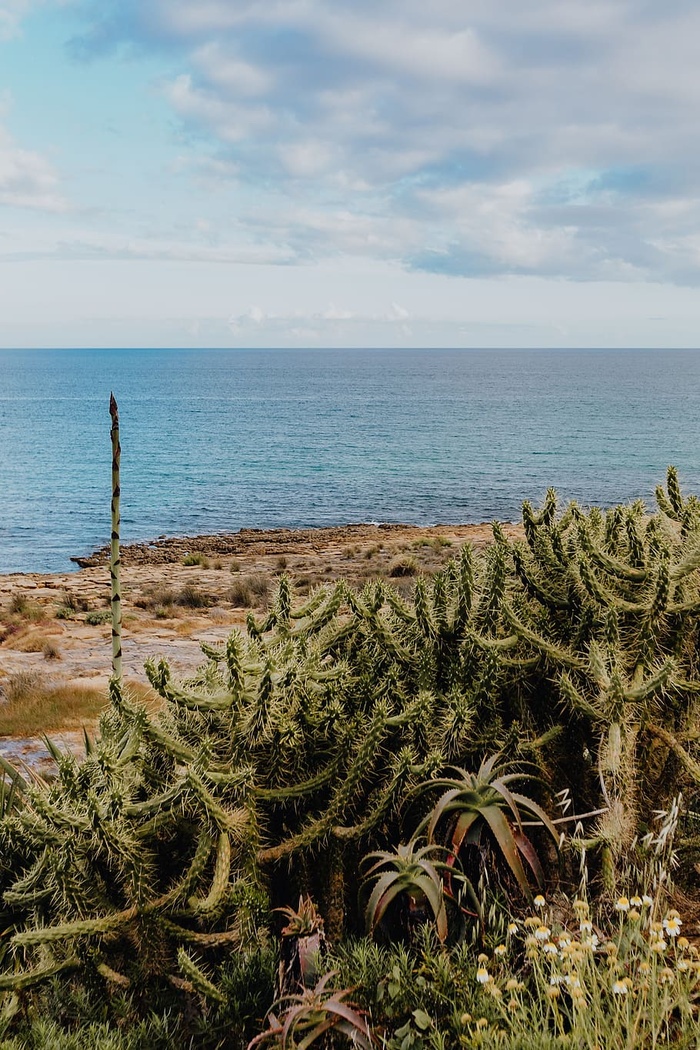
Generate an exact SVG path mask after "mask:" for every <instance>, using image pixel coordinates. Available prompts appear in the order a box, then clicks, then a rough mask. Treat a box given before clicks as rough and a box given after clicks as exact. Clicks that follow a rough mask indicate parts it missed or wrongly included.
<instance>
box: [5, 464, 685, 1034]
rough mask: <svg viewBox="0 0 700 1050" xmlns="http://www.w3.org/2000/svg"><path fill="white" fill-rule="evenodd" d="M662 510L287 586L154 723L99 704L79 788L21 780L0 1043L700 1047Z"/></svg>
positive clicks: (61, 773)
mask: <svg viewBox="0 0 700 1050" xmlns="http://www.w3.org/2000/svg"><path fill="white" fill-rule="evenodd" d="M657 501H658V510H657V512H656V513H655V514H652V515H650V514H648V513H647V512H646V511H645V508H644V507H643V506H642V504H641V503H635V504H632V505H631V506H626V507H615V508H613V509H611V510H608V511H606V512H602V511H600V510H598V509H596V508H593V509H591V510H588V511H584V510H582V509H581V508H579V507H578V506H577V505H576V504H570V505H569V506H567V507H566V508H564V510H563V512H562V513H558V511H557V502H556V496H555V494H554V492H552V491H550V492H549V493H548V494H547V498H546V500H545V502H544V505H543V507H542V508H541V510H539V511H537V512H536V511H535V510H534V509H533V508H532V507H531V506H530V504H529V503H525V504H524V507H523V523H524V529H525V540H524V541H523V542H515V543H514V542H510V541H508V540H507V539H506V537H505V535H504V533H503V531H502V529H501V528H500V527H499V526H498V525H494V527H493V533H494V542H493V544H492V545H491V546H490V547H489V548H488V549H487V550H486V551H485V552H483V553H482V554H478V555H477V554H475V553H474V552H473V551H472V549H471V548H470V547H469V546H464V547H463V548H461V549H456V550H455V552H454V556H453V557H452V559H451V560H450V561H449V562H448V564H447V565H446V567H445V568H444V569H443V570H442V571H440V572H438V573H437V574H436V575H435V576H434V578H432V579H431V580H428V579H426V578H424V577H422V576H419V575H418V576H416V578H415V580H413V579H412V580H410V581H401V582H404V583H406V582H408V583H409V584H410V587H411V588H412V596H407V595H406V593H405V590H404V589H403V588H402V590H403V593H400V592H399V591H398V590H396V589H395V588H394V587H393V586H392V585H391V584H389V583H386V582H383V581H374V582H371V583H368V584H367V585H366V586H365V587H364V588H363V589H362V590H355V589H353V588H352V587H350V586H349V585H348V584H347V583H346V582H344V581H340V582H337V583H335V584H332V585H324V586H321V587H319V588H317V589H315V590H313V591H312V592H311V593H310V594H309V595H308V596H307V597H306V598H305V600H304V601H303V604H301V605H297V604H296V603H295V600H294V598H293V593H294V592H293V587H292V583H291V581H290V579H289V578H288V577H287V576H285V575H283V576H281V578H280V580H279V586H278V589H277V592H276V594H275V595H274V596H273V597H272V599H271V601H270V604H269V608H268V609H267V610H266V611H265V613H264V614H263V615H262V616H257V617H256V616H255V615H254V614H253V613H252V612H249V613H248V617H247V630H246V633H245V634H244V633H241V632H234V633H233V634H232V635H231V636H230V637H229V639H228V641H227V643H226V644H225V645H224V646H221V647H214V646H208V645H204V646H203V651H204V655H205V657H206V659H207V662H206V664H204V665H203V666H202V668H201V669H200V671H199V673H198V674H197V676H196V677H195V678H193V679H192V680H190V681H188V682H185V683H178V682H175V681H173V679H172V678H171V674H170V670H169V668H168V666H167V664H166V663H164V662H163V661H161V662H158V663H156V662H153V663H149V664H148V665H147V672H148V676H149V679H150V682H151V684H152V686H153V688H154V689H155V690H156V692H157V693H158V694H159V695H160V697H161V699H162V709H161V710H159V711H154V710H153V708H146V707H145V706H144V705H143V704H142V703H139V702H138V701H137V700H136V698H135V697H134V696H132V695H131V694H130V693H129V691H128V690H127V689H126V688H125V687H123V686H121V685H120V683H118V682H117V681H116V680H114V681H113V683H112V687H111V697H110V704H109V706H108V708H107V709H106V710H105V711H104V712H103V714H102V716H101V720H100V728H99V733H98V735H97V737H96V739H95V741H94V743H90V744H89V746H88V751H87V755H86V758H85V760H84V761H83V762H78V761H77V760H76V759H74V758H73V757H70V756H66V755H62V754H60V753H59V752H58V751H56V753H55V758H56V763H57V775H56V777H55V779H53V780H51V781H50V782H46V783H44V782H42V781H38V780H37V779H36V778H32V779H26V778H24V777H23V776H22V775H21V774H20V773H19V772H17V771H14V770H12V769H11V768H10V767H7V768H6V770H5V776H6V780H5V790H4V791H3V793H2V816H1V817H0V843H1V844H2V851H1V854H0V855H1V857H2V861H1V862H0V891H1V892H2V895H3V904H4V909H5V910H4V912H3V917H2V922H3V931H4V933H5V936H4V938H3V941H2V943H3V945H4V947H3V949H2V952H1V953H0V994H1V995H2V996H4V999H2V1000H0V1010H4V1013H2V1014H1V1015H0V1016H1V1017H2V1018H4V1020H3V1021H2V1024H4V1025H5V1029H6V1032H7V1037H8V1039H10V1040H13V1039H14V1040H20V1039H25V1043H21V1044H18V1045H29V1046H31V1045H36V1046H41V1045H48V1044H47V1043H46V1039H48V1036H42V1037H41V1038H44V1039H45V1044H42V1043H41V1042H40V1041H39V1035H37V1033H38V1032H40V1031H41V1025H43V1026H44V1029H45V1030H46V1031H48V1029H47V1028H46V1022H45V1021H39V1020H37V1019H38V1018H39V1017H42V1016H43V1017H46V1016H49V1015H50V1016H51V1017H52V1018H53V1022H52V1023H54V1024H58V1025H60V1028H61V1030H62V1031H63V1032H64V1033H65V1039H66V1040H69V1038H74V1039H75V1040H79V1038H82V1036H79V1035H77V1034H76V1035H75V1036H72V1035H71V1034H70V1033H71V1031H72V1030H74V1029H76V1028H78V1030H79V1026H80V1024H83V1025H87V1024H93V1025H98V1026H99V1025H101V1026H102V1028H101V1029H100V1028H99V1027H98V1028H95V1037H94V1039H93V1040H92V1042H93V1043H94V1045H96V1046H99V1045H101V1044H100V1043H99V1039H101V1038H102V1035H103V1034H104V1039H105V1040H109V1039H114V1040H115V1042H113V1043H110V1042H105V1043H104V1045H105V1046H112V1045H114V1046H115V1047H117V1046H118V1047H125V1046H130V1045H131V1043H130V1042H129V1041H128V1040H129V1039H130V1038H132V1035H133V1032H134V1031H136V1030H137V1028H136V1026H138V1025H140V1026H141V1027H140V1028H139V1029H138V1031H139V1032H140V1033H141V1034H140V1038H141V1043H140V1044H139V1045H142V1046H144V1047H148V1046H159V1045H165V1044H164V1043H163V1039H165V1038H166V1037H167V1039H170V1040H171V1042H170V1044H169V1045H187V1043H188V1041H189V1040H191V1041H192V1045H196V1046H202V1047H217V1046H221V1047H224V1046H227V1047H228V1046H231V1047H245V1046H246V1045H247V1044H248V1043H249V1042H251V1041H252V1043H253V1045H261V1046H273V1047H275V1046H279V1047H301V1046H304V1047H306V1046H309V1045H312V1044H314V1045H317V1046H319V1047H322V1046H323V1047H330V1046H341V1045H351V1044H352V1043H353V1042H354V1043H355V1044H356V1045H361V1046H369V1045H371V1044H372V1042H374V1043H375V1044H376V1045H378V1046H379V1045H382V1041H383V1045H384V1046H386V1047H388V1048H391V1050H422V1048H426V1050H427V1048H435V1050H440V1048H443V1047H444V1048H447V1047H453V1046H508V1047H513V1048H515V1047H522V1048H526V1047H527V1048H530V1047H531V1048H533V1050H535V1048H542V1050H544V1048H545V1047H547V1048H554V1047H557V1048H559V1047H562V1048H563V1047H564V1046H571V1045H575V1046H584V1047H588V1046H590V1047H591V1048H592V1047H594V1046H599V1047H604V1048H608V1047H609V1048H610V1050H612V1048H613V1047H616V1048H617V1047H629V1048H632V1047H656V1046H663V1045H673V1046H678V1047H690V1046H699V1045H700V1042H699V1037H698V1026H697V1009H698V1002H700V984H699V976H698V971H699V969H700V966H699V964H698V953H697V950H696V949H695V947H694V945H693V944H692V943H691V942H690V940H689V939H686V938H683V937H681V935H680V934H681V926H682V924H683V922H685V924H686V926H685V928H686V929H689V928H690V925H691V921H694V919H695V913H696V912H697V911H698V910H700V902H698V900H697V898H696V897H693V879H694V877H695V865H696V864H697V863H698V861H699V860H700V832H699V829H698V822H699V821H700V815H698V806H697V802H696V799H697V795H698V785H699V784H700V755H699V754H698V751H699V744H700V731H699V729H698V697H699V695H700V675H699V674H698V668H699V666H700V646H699V644H698V613H699V612H700V571H699V570H700V502H699V501H698V500H696V499H695V498H693V497H689V498H685V497H683V495H682V493H681V490H680V487H679V485H678V479H677V476H676V473H675V471H674V470H672V469H671V470H669V474H668V479H667V486H666V488H665V489H660V490H659V492H658V494H657ZM404 575H405V574H404ZM175 600H177V599H175ZM246 604H248V603H246ZM250 604H252V602H251V603H250ZM523 783H524V784H526V785H527V787H526V791H527V793H526V794H523V793H521V788H520V785H521V784H523ZM421 836H424V838H422V837H421ZM363 858H364V860H363ZM362 875H364V876H365V877H366V880H367V881H366V883H365V886H364V887H363V888H362V893H359V891H360V888H361V885H360V884H361V876H362ZM534 889H539V890H541V891H542V892H541V893H538V895H537V896H535V897H534V899H533V896H532V893H533V890H534ZM309 898H310V900H309ZM637 899H638V903H637ZM297 901H301V903H300V904H299V906H298V910H295V905H296V903H297ZM312 902H313V903H312ZM681 904H682V907H680V905H681ZM676 906H679V908H680V911H681V912H683V914H682V915H681V914H679V912H676V911H674V907H676ZM533 909H534V910H533ZM321 922H322V924H323V925H322V926H321ZM282 924H284V929H281V926H282ZM367 927H368V928H369V930H370V934H369V935H366V934H365V929H366V928H367ZM322 933H323V936H322V935H321V934H322ZM310 945H311V947H310ZM278 952H279V958H280V963H281V965H280V969H279V971H278V977H277V980H276V981H275V978H274V972H275V967H276V955H277V953H278ZM310 952H311V953H312V954H313V953H314V952H315V953H316V955H317V956H318V958H317V959H316V961H315V963H314V964H313V965H310V964H309V956H310ZM312 974H313V977H312ZM295 981H296V982H297V983H296V986H295V985H294V982H295ZM350 989H353V991H350ZM20 1006H21V1009H20ZM37 1026H38V1027H37ZM123 1032H126V1033H127V1034H125V1035H124V1034H122V1033H123ZM163 1032H166V1036H164V1035H163ZM61 1038H64V1037H63V1036H61ZM30 1039H34V1043H32V1042H31V1041H30ZM158 1040H161V1041H160V1042H159V1041H158ZM1 1045H2V1044H0V1046H1ZM7 1045H8V1046H13V1045H15V1044H14V1043H13V1042H9V1043H8V1044H7ZM53 1045H57V1046H61V1045H63V1044H62V1043H61V1042H60V1041H59V1040H58V1037H57V1038H56V1040H55V1042H54V1044H53ZM65 1045H66V1046H71V1045H76V1046H80V1045H83V1044H82V1043H80V1042H79V1041H75V1042H74V1043H71V1042H70V1041H66V1042H65Z"/></svg>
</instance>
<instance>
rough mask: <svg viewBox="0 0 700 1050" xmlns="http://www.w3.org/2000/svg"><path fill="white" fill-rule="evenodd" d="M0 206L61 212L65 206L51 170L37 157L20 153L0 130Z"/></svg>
mask: <svg viewBox="0 0 700 1050" xmlns="http://www.w3.org/2000/svg"><path fill="white" fill-rule="evenodd" d="M0 205H5V206H6V207H14V208H37V209H39V210H41V211H53V212H60V211H65V210H66V209H67V202H66V200H65V199H64V197H63V196H62V195H61V193H60V192H59V180H58V176H57V175H56V173H55V171H54V169H53V167H52V166H51V165H50V164H49V162H48V161H47V160H46V159H45V158H44V157H42V156H41V154H39V153H35V152H33V151H32V150H26V149H22V147H21V146H19V145H17V143H16V142H15V141H14V139H13V138H12V136H11V135H9V134H8V132H7V131H5V130H4V129H3V128H2V127H0Z"/></svg>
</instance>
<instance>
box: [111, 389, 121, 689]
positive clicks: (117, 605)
mask: <svg viewBox="0 0 700 1050" xmlns="http://www.w3.org/2000/svg"><path fill="white" fill-rule="evenodd" d="M109 414H110V416H111V417H112V429H111V431H110V434H111V438H112V540H111V545H110V558H109V573H110V577H111V580H112V675H113V677H114V678H115V679H117V681H121V677H122V595H121V573H120V569H121V559H120V556H119V528H120V524H121V518H120V514H119V498H120V495H121V490H120V486H119V466H120V462H121V454H122V449H121V445H120V443H119V408H118V406H117V402H116V400H115V398H114V394H110V395H109Z"/></svg>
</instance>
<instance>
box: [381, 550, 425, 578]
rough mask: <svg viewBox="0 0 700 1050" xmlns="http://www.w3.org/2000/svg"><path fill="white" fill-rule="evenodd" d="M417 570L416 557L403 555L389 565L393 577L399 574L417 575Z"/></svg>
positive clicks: (390, 574)
mask: <svg viewBox="0 0 700 1050" xmlns="http://www.w3.org/2000/svg"><path fill="white" fill-rule="evenodd" d="M417 572H418V563H417V562H416V559H415V558H411V557H407V556H405V555H402V556H401V557H398V558H394V560H393V561H392V563H391V565H390V566H389V573H388V575H389V576H390V577H392V578H396V577H399V576H415V575H416V573H417Z"/></svg>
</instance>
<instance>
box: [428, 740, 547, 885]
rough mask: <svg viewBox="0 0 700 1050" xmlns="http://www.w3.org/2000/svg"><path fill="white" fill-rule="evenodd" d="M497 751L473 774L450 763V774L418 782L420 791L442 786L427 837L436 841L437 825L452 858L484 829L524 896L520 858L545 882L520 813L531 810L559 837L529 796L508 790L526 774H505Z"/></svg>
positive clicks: (525, 881) (475, 842) (474, 841)
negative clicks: (451, 775) (496, 753)
mask: <svg viewBox="0 0 700 1050" xmlns="http://www.w3.org/2000/svg"><path fill="white" fill-rule="evenodd" d="M499 759H500V756H499V755H491V757H490V758H487V759H485V760H484V761H483V762H482V763H481V765H480V767H479V769H478V770H477V772H476V773H469V772H468V771H467V770H466V769H460V768H455V767H453V770H454V773H455V774H456V775H455V776H454V777H440V778H437V779H435V780H430V781H427V782H426V783H424V784H422V785H421V790H426V789H430V790H434V789H435V788H442V789H444V792H443V794H442V795H441V796H440V798H439V799H438V801H437V802H436V803H435V805H434V807H433V809H432V811H431V813H430V815H429V816H428V817H427V818H426V820H425V821H424V822H423V823H424V825H427V834H428V840H429V841H430V842H434V841H435V837H436V835H437V834H438V830H439V829H444V832H443V833H444V838H445V839H446V841H447V843H448V844H449V849H450V853H451V857H450V860H451V862H452V863H454V860H455V859H456V858H457V857H458V856H459V854H460V851H461V850H462V847H463V846H464V845H465V844H471V845H479V844H480V843H481V842H482V838H483V836H484V833H485V832H488V833H489V834H490V836H491V838H492V840H493V841H494V843H495V844H496V846H497V847H498V849H499V851H500V854H501V856H502V857H503V859H504V860H505V862H506V864H507V866H508V868H509V869H510V871H511V872H512V873H513V875H514V876H515V878H516V880H517V882H518V885H519V886H520V888H521V890H522V891H523V893H524V894H525V895H526V896H528V897H529V896H530V895H531V891H530V886H529V883H528V879H527V875H526V874H525V868H524V867H523V863H522V859H521V858H523V859H524V860H525V861H526V863H527V865H528V866H529V867H530V869H531V870H532V873H533V875H534V876H535V879H536V880H537V884H538V886H540V887H541V886H542V884H543V882H544V873H543V871H542V866H541V864H540V862H539V859H538V857H537V853H536V851H535V849H534V847H533V845H532V843H531V842H530V840H529V839H528V837H527V835H526V834H525V832H524V830H523V821H522V818H523V815H524V814H530V815H531V816H534V817H535V818H536V819H537V820H538V821H541V823H542V825H543V827H545V828H546V829H547V831H548V832H549V833H550V834H551V836H552V837H553V839H554V841H555V843H558V841H559V836H558V835H557V832H556V829H555V827H554V825H553V824H552V822H551V820H550V818H549V817H548V816H547V814H546V813H545V812H544V810H543V809H542V807H541V806H539V805H538V804H537V802H535V801H534V800H533V799H531V798H528V797H527V796H526V795H522V794H520V793H519V792H517V791H514V790H512V789H511V785H513V783H514V782H517V781H522V780H523V779H527V777H525V776H524V775H523V774H521V773H508V772H506V769H507V767H506V766H504V765H503V764H502V763H499Z"/></svg>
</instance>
